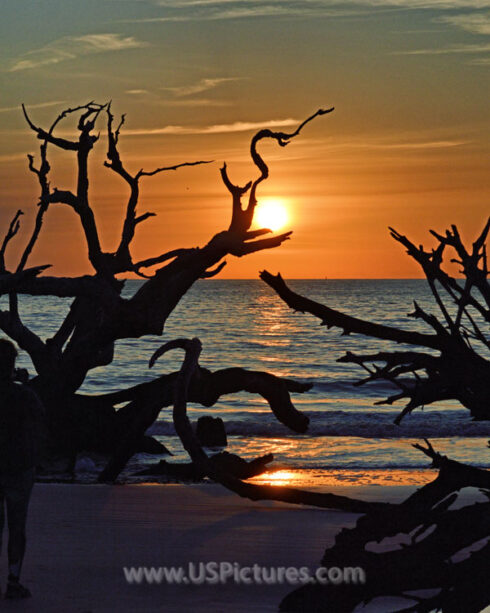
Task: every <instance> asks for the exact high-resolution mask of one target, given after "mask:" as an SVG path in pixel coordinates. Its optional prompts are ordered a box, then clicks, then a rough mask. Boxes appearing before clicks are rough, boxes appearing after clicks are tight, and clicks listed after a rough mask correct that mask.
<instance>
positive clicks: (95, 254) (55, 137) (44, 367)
mask: <svg viewBox="0 0 490 613" xmlns="http://www.w3.org/2000/svg"><path fill="white" fill-rule="evenodd" d="M332 110H333V109H327V110H319V111H317V112H316V113H315V114H313V115H312V116H311V117H309V118H308V119H306V121H304V122H303V123H301V124H300V125H299V127H298V128H297V129H296V130H295V131H294V132H291V133H285V132H274V131H271V130H267V129H265V130H260V131H259V132H258V133H257V134H256V135H255V136H254V137H253V138H252V140H251V145H250V155H251V159H252V162H253V164H254V165H255V167H256V168H257V170H258V176H257V177H256V178H255V179H252V180H251V181H249V182H248V183H247V184H246V185H245V186H243V187H241V186H238V185H235V184H234V183H233V182H232V181H231V179H230V177H229V174H228V169H227V166H226V164H224V165H223V167H222V168H221V179H222V181H223V184H224V187H225V188H226V190H227V191H228V192H229V194H230V197H231V221H230V224H229V226H228V228H227V229H226V230H224V231H221V232H219V233H217V234H216V235H215V236H213V237H212V238H211V240H210V241H209V242H208V243H207V244H206V245H204V246H203V247H196V248H182V249H175V250H172V251H165V250H162V252H161V253H160V254H158V253H157V254H155V256H153V257H150V258H147V259H145V260H140V261H138V260H135V259H134V258H133V255H132V252H131V245H132V241H133V238H134V236H135V233H136V231H137V229H138V227H139V225H140V224H141V223H143V222H145V221H146V220H148V219H150V218H151V217H153V216H154V213H153V212H151V211H139V210H138V199H139V194H140V188H141V183H142V182H143V181H145V180H147V179H148V178H149V177H152V176H154V175H157V174H160V173H164V172H174V171H176V170H178V169H182V168H184V167H192V166H195V165H201V164H208V163H210V161H209V160H199V161H184V162H182V163H178V164H173V165H162V166H160V167H158V168H156V169H152V170H144V169H140V170H138V171H136V172H133V171H131V170H130V169H128V168H127V166H126V165H125V163H124V162H123V160H122V158H121V155H120V153H119V140H120V137H121V131H122V129H123V125H124V115H123V116H122V118H121V119H120V120H119V121H118V122H116V121H115V118H114V115H113V113H112V110H111V105H110V104H97V103H95V102H89V103H87V104H82V105H80V106H78V107H75V108H69V109H66V110H64V111H63V112H62V113H60V114H59V115H58V117H57V118H56V119H55V120H54V122H53V123H52V124H51V126H49V127H48V128H46V129H45V128H43V127H40V126H38V125H36V123H35V122H34V121H33V120H32V119H31V117H30V116H29V114H28V112H27V110H26V109H25V108H24V107H23V112H24V116H25V119H26V121H27V124H28V126H29V127H30V128H31V130H32V131H33V133H34V134H35V135H36V137H37V139H38V140H39V141H40V148H39V155H38V156H37V159H35V158H34V156H33V155H29V156H28V167H29V170H30V171H31V172H32V173H33V175H34V176H35V178H36V181H37V183H38V184H39V189H40V194H39V199H38V202H37V212H36V216H35V222H34V226H33V228H32V232H31V234H30V236H29V238H28V240H27V243H26V245H25V246H24V248H23V249H22V250H21V254H20V257H19V261H18V263H17V266H16V267H15V269H14V270H13V271H11V270H7V268H6V265H5V262H6V257H5V256H6V251H7V249H8V248H10V245H11V243H12V241H13V240H16V236H17V234H18V230H19V227H20V217H21V215H22V211H17V213H16V214H15V216H14V217H13V219H12V221H11V223H10V225H9V227H8V228H7V231H6V234H5V238H4V240H3V242H2V244H1V247H0V294H5V293H8V294H9V308H8V309H5V310H2V311H0V329H1V330H2V331H3V333H4V334H6V335H8V336H9V337H10V338H11V339H12V340H14V341H15V342H16V343H17V344H18V345H19V346H20V348H21V349H23V350H24V351H26V352H27V353H28V354H29V356H30V357H31V360H32V362H33V364H34V368H35V370H36V376H35V377H34V378H33V379H32V380H31V381H30V382H29V384H30V385H32V387H33V388H34V389H35V390H36V391H37V393H38V394H39V395H40V396H41V398H42V400H43V402H44V404H45V406H46V409H47V414H48V419H49V429H50V434H51V449H52V451H53V453H63V454H65V455H68V456H72V457H74V456H75V455H76V453H77V452H78V451H80V450H82V449H85V450H91V449H93V450H97V451H105V452H107V453H109V454H111V455H112V457H111V459H110V460H109V463H108V465H107V467H106V469H105V470H104V471H103V473H102V475H101V478H102V479H103V480H105V479H109V480H111V479H114V478H116V477H117V475H118V474H119V472H120V470H121V469H122V468H123V467H124V465H125V463H126V461H127V460H128V458H129V457H131V455H132V454H133V453H134V452H135V451H136V450H137V449H139V448H141V445H142V444H143V445H145V444H146V443H145V441H144V432H145V430H146V429H147V427H148V426H149V425H151V423H153V421H154V420H155V419H156V417H157V416H158V412H159V410H160V408H162V407H163V406H167V405H168V404H170V403H171V399H172V396H173V387H174V381H175V376H172V375H170V376H168V377H160V378H159V379H157V380H156V381H155V382H154V385H152V384H151V383H150V384H146V385H143V386H138V387H137V388H132V389H129V390H121V393H120V394H113V395H107V394H106V395H101V396H99V397H95V398H86V397H84V396H83V395H79V394H77V390H78V389H79V388H80V386H81V385H82V383H83V381H84V379H85V377H86V375H87V373H88V372H89V371H90V370H92V369H93V368H96V367H98V366H103V365H106V364H109V363H110V362H111V361H112V358H113V351H114V343H115V342H116V341H118V340H120V339H125V338H138V337H141V336H144V335H149V334H153V335H155V334H156V335H160V334H162V331H163V327H164V325H165V322H166V320H167V318H168V316H169V315H170V314H171V313H172V311H173V310H174V308H175V307H176V305H177V304H178V303H179V301H180V299H181V298H182V296H183V295H184V294H185V293H186V292H187V290H188V289H189V288H190V287H191V286H192V284H193V283H194V282H195V281H196V280H198V279H201V278H209V277H213V276H215V275H217V274H218V273H219V272H220V271H221V270H222V268H223V267H224V266H225V265H226V260H225V258H226V257H227V256H228V255H233V256H235V257H242V256H245V255H247V254H249V253H255V252H257V251H261V250H264V249H272V248H275V247H278V246H280V245H281V244H282V243H283V242H284V241H286V240H288V239H289V237H290V235H291V232H285V233H282V234H278V235H275V236H272V235H270V234H271V232H270V230H268V229H267V228H261V229H257V230H251V229H250V228H251V225H252V222H253V216H254V211H255V207H256V205H257V189H258V187H259V185H260V184H261V183H262V182H263V181H264V180H265V179H267V177H268V175H269V168H268V166H267V164H266V163H265V161H264V160H263V158H262V156H261V155H260V153H259V152H258V146H259V145H260V144H261V143H262V142H263V141H264V140H273V141H275V142H276V143H277V144H278V145H279V146H281V147H284V146H286V145H287V144H288V143H289V142H290V141H291V140H292V139H293V138H295V137H296V136H298V135H299V134H300V132H301V131H302V129H303V128H304V126H305V125H306V124H308V123H309V122H310V121H312V120H313V119H315V118H316V117H318V116H321V115H324V114H327V113H330V112H331V111H332ZM67 117H77V118H78V123H77V136H76V137H75V138H68V137H65V136H62V135H59V133H58V128H59V126H60V124H61V123H62V122H63V121H64V120H65V119H66V118H67ZM102 121H104V123H105V133H106V139H107V160H106V162H105V166H106V168H107V169H108V171H110V172H113V173H115V174H116V175H118V176H119V177H120V179H121V180H122V181H123V182H124V183H125V185H126V186H127V188H128V198H127V202H126V205H125V214H124V219H123V220H122V230H121V236H120V240H119V241H118V244H117V245H116V246H115V248H114V249H113V251H109V252H105V251H103V249H102V246H101V240H100V236H99V229H98V227H97V223H96V218H95V215H94V211H93V208H92V205H91V192H90V189H89V176H88V160H89V156H90V154H91V151H92V149H93V148H94V146H96V145H97V143H98V141H99V135H100V134H99V128H98V125H99V124H100V122H102ZM53 148H54V149H61V150H63V151H66V152H67V153H69V154H70V153H71V154H73V155H74V156H75V157H76V163H77V174H76V181H75V184H74V186H73V188H72V189H58V188H57V187H55V186H53V185H52V182H51V179H50V171H51V166H50V163H49V155H48V153H49V152H50V150H51V149H53ZM245 199H246V200H245ZM244 200H245V201H244ZM58 206H65V207H69V208H70V209H72V211H73V212H74V213H75V215H76V216H77V219H78V222H79V223H80V226H81V229H82V231H83V236H84V238H85V244H86V249H87V257H88V260H89V262H90V264H91V265H92V268H93V271H94V272H93V274H92V275H85V276H83V277H76V278H59V277H55V276H39V274H40V273H41V272H42V271H43V269H44V268H46V267H47V266H44V265H43V266H36V267H31V268H28V267H27V265H28V262H29V260H30V259H31V257H32V254H33V250H34V247H35V245H36V242H37V240H38V238H39V236H40V233H41V232H42V229H43V222H44V218H45V216H46V214H47V213H48V211H51V210H52V208H53V207H55V208H56V207H58ZM121 273H135V274H137V275H139V276H140V277H141V278H142V279H145V282H144V283H143V285H142V286H141V287H140V288H139V290H138V291H137V292H136V293H135V295H134V296H132V297H131V298H127V299H126V298H123V297H122V296H121V291H122V289H123V287H124V282H123V281H120V280H118V279H117V277H116V275H119V274H121ZM24 294H26V295H36V296H43V295H46V296H59V297H72V298H73V302H72V304H71V308H70V311H69V313H68V314H67V316H66V318H65V320H64V321H63V323H62V325H61V326H60V328H59V330H58V331H57V332H56V333H55V334H54V335H53V337H52V338H50V339H46V340H44V339H42V338H40V337H39V336H38V335H37V334H36V333H34V332H33V331H32V330H30V329H29V328H28V327H27V326H26V325H25V324H24V323H23V322H22V319H21V316H20V313H19V309H18V302H19V299H21V296H22V295H24ZM195 379H196V380H195V381H194V383H193V385H192V386H191V387H192V393H193V394H195V396H197V397H198V398H197V401H198V402H201V401H202V402H203V403H204V404H205V405H206V406H211V405H212V404H214V402H216V400H217V399H218V398H219V396H220V395H222V394H225V393H230V392H231V391H237V390H246V391H248V392H252V393H258V394H261V395H262V396H264V397H265V398H266V399H267V400H268V401H269V403H270V406H271V408H272V410H273V411H274V413H275V414H276V415H277V416H278V418H279V419H280V420H281V421H283V423H285V424H286V425H287V426H288V427H290V428H292V429H293V430H294V431H296V432H304V431H305V430H306V427H307V423H308V420H307V419H306V418H305V417H304V416H302V415H301V414H300V413H299V412H298V411H296V409H295V408H294V407H293V405H292V403H291V400H290V397H289V392H290V391H299V392H302V391H305V390H306V389H308V388H307V386H304V385H302V384H299V383H295V382H292V381H285V380H279V379H277V378H275V377H272V376H271V375H268V374H267V373H250V372H247V371H243V370H242V369H239V368H236V369H228V370H226V371H220V372H218V373H214V374H213V373H208V372H205V371H204V370H203V369H200V370H199V371H198V372H197V373H196V377H195ZM162 399H163V402H162ZM168 399H170V401H169V402H167V400H168ZM121 402H129V404H128V405H126V406H125V407H123V408H122V409H118V410H117V409H116V405H117V404H118V403H121Z"/></svg>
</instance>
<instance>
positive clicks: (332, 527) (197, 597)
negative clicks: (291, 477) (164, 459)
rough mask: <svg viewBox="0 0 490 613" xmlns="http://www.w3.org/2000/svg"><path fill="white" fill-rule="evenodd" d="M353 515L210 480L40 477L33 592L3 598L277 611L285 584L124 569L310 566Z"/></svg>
mask: <svg viewBox="0 0 490 613" xmlns="http://www.w3.org/2000/svg"><path fill="white" fill-rule="evenodd" d="M413 489H414V488H413V487H411V486H398V487H382V488H381V487H375V486H371V487H369V486H366V487H355V486H337V487H335V488H334V490H333V491H335V493H339V494H342V495H350V496H356V497H359V498H365V499H370V500H374V499H376V500H390V501H396V500H401V499H402V498H403V497H404V496H405V495H406V494H407V493H408V492H410V491H413ZM356 517H357V516H356V515H354V514H349V513H345V512H339V511H328V510H327V511H326V510H321V509H313V508H308V507H298V506H293V505H288V504H282V503H275V502H251V501H248V500H243V499H240V498H239V497H237V496H236V495H233V494H230V493H229V492H227V491H226V490H224V489H223V488H222V487H221V486H218V485H209V484H204V485H190V486H189V485H119V486H118V485H115V486H106V485H64V484H37V485H36V487H35V489H34V493H33V498H32V502H31V507H30V515H29V519H28V535H27V536H28V546H27V554H26V559H25V562H24V570H23V582H24V583H25V584H26V585H27V586H28V587H29V588H30V589H31V591H32V594H33V597H32V599H30V600H26V601H10V602H7V601H2V604H3V606H4V608H5V610H11V611H36V612H58V611H59V612H60V613H61V612H65V613H71V612H73V613H75V612H78V613H88V612H91V613H99V612H105V611H162V610H165V611H169V612H173V611H197V612H199V611H205V612H214V613H218V612H220V611H227V612H228V611H233V612H244V613H245V612H253V611H257V612H262V611H264V612H266V611H277V608H278V604H279V602H280V600H281V599H282V597H283V596H284V595H285V594H287V593H288V592H289V591H291V590H292V589H293V587H292V586H290V585H243V584H235V583H233V582H231V580H230V581H229V582H227V583H226V584H225V585H164V584H161V585H148V584H141V585H134V584H133V585H130V584H128V583H127V581H126V579H125V577H124V572H123V567H124V566H126V567H129V566H135V567H139V566H184V567H187V565H188V563H189V562H197V563H198V562H210V561H216V562H223V561H228V562H232V563H234V562H237V563H239V564H240V565H241V566H253V565H254V564H258V565H260V566H274V567H277V566H286V567H287V566H295V567H301V566H308V567H310V568H312V569H315V568H316V566H317V564H318V562H319V560H320V558H321V556H322V553H323V551H324V549H325V547H326V546H327V545H328V544H329V543H331V542H332V539H333V537H334V535H335V534H336V533H337V532H338V531H339V530H340V529H341V528H342V527H343V526H347V525H352V523H353V522H354V521H355V519H356ZM5 537H6V534H5V533H4V538H5ZM3 549H4V551H3V553H2V569H3V574H2V579H3V581H4V579H5V569H6V553H5V547H4V548H3ZM3 581H2V587H3Z"/></svg>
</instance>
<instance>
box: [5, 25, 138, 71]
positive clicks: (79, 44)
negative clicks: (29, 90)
mask: <svg viewBox="0 0 490 613" xmlns="http://www.w3.org/2000/svg"><path fill="white" fill-rule="evenodd" d="M147 44H148V43H146V42H143V41H139V40H136V39H135V38H134V37H133V36H126V37H125V36H122V35H121V34H86V35H84V36H65V37H63V38H60V39H58V40H56V41H54V42H52V43H50V44H49V45H46V46H44V47H41V48H40V49H36V50H34V51H29V52H28V53H24V54H23V55H22V56H20V57H18V58H17V59H15V60H14V61H13V62H12V64H11V66H10V67H9V69H8V71H9V72H16V71H19V70H29V69H32V68H38V67H40V66H47V65H49V64H58V63H59V62H63V61H65V60H71V59H74V58H76V57H78V56H81V55H88V54H91V53H103V52H106V51H121V50H123V49H134V48H137V47H146V46H147Z"/></svg>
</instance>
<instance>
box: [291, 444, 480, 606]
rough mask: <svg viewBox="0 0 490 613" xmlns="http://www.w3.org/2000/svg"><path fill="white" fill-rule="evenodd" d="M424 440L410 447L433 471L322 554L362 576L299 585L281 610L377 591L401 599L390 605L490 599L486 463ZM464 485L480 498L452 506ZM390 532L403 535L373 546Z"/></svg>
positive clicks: (338, 602) (326, 561)
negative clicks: (443, 451)
mask: <svg viewBox="0 0 490 613" xmlns="http://www.w3.org/2000/svg"><path fill="white" fill-rule="evenodd" d="M426 443H427V447H422V446H420V445H416V447H417V448H418V449H420V450H422V451H423V452H424V453H426V454H427V455H428V456H429V457H431V458H432V460H433V466H434V467H437V468H439V475H438V477H437V478H436V479H435V480H434V481H432V482H431V483H429V484H427V485H426V486H424V487H422V488H421V489H419V490H417V491H416V492H415V493H414V494H412V495H411V496H410V497H409V498H407V499H406V500H405V501H404V502H402V503H401V504H399V505H394V506H392V507H391V508H390V509H389V510H387V511H386V510H378V511H376V512H375V513H367V514H366V515H364V516H362V517H361V518H359V520H358V521H357V524H356V526H355V527H354V528H350V529H344V530H342V531H341V532H340V533H339V534H338V535H337V537H336V539H335V543H334V545H333V546H332V547H330V548H329V549H327V550H326V552H325V555H324V556H323V558H322V560H321V565H322V566H324V567H326V568H332V567H340V568H348V567H354V568H355V567H358V568H359V567H360V568H362V569H363V570H364V573H365V578H366V581H365V583H358V584H352V583H351V584H343V585H338V584H337V585H333V584H330V585H319V584H317V585H304V586H302V587H300V588H298V589H297V590H294V591H293V592H292V593H291V594H289V595H288V596H286V597H285V598H284V600H283V601H282V603H281V606H280V610H281V611H285V612H286V611H287V612H290V613H292V612H295V613H300V612H301V613H303V612H305V611H308V612H312V613H314V612H316V613H320V612H324V613H327V612H330V611H336V612H337V613H348V612H351V611H353V610H354V608H355V607H356V606H357V605H359V604H361V603H367V602H369V601H371V600H372V599H374V598H376V597H380V596H397V597H400V598H403V599H406V601H407V602H406V605H405V606H404V605H401V606H397V609H396V610H397V611H407V612H408V611H413V612H414V613H415V612H417V613H424V612H426V613H429V612H430V611H436V610H437V611H439V610H440V611H443V612H444V613H449V612H454V613H456V612H459V611H465V613H466V612H468V613H479V612H480V611H482V610H483V609H484V608H485V607H486V606H488V605H489V604H490V585H489V583H488V578H487V576H488V560H489V556H490V471H487V470H481V469H478V468H474V467H470V466H466V465H464V464H460V463H459V462H455V461H453V460H450V459H448V458H446V457H445V456H441V455H439V454H438V453H436V452H435V451H434V449H433V448H432V446H431V445H430V443H429V442H428V441H426ZM464 487H474V488H479V489H480V490H481V491H482V492H483V493H484V494H485V495H486V498H487V501H486V502H477V503H474V504H470V505H467V506H463V507H462V508H456V509H453V508H452V504H453V503H454V502H455V500H456V498H457V495H458V494H457V493H458V492H459V491H460V490H461V489H463V488H464ZM395 536H397V537H398V538H400V537H403V538H402V540H401V543H402V544H401V545H398V546H396V547H393V545H392V546H391V550H390V546H387V545H385V547H384V548H382V547H380V548H378V550H376V546H375V543H380V542H381V541H383V539H385V538H387V537H395ZM380 549H381V550H380ZM458 554H459V555H458ZM462 554H465V555H462ZM419 590H435V592H432V593H431V594H430V595H429V594H428V593H426V594H424V593H423V592H421V593H416V592H418V591H419ZM413 592H415V594H413Z"/></svg>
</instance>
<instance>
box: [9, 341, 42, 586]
mask: <svg viewBox="0 0 490 613" xmlns="http://www.w3.org/2000/svg"><path fill="white" fill-rule="evenodd" d="M16 357H17V350H16V348H15V345H14V344H13V343H12V342H10V341H9V340H6V339H0V547H1V539H2V533H3V526H4V522H5V507H6V508H7V522H8V532H9V540H8V550H7V553H8V565H9V575H8V580H7V590H6V592H5V598H28V597H29V596H30V595H31V593H30V591H29V590H28V589H27V588H26V587H24V586H23V585H21V583H20V581H19V578H20V571H21V568H22V561H23V559H24V552H25V547H26V536H25V527H26V519H27V509H28V506H29V498H30V495H31V491H32V486H33V484H34V475H35V466H36V463H37V462H38V460H39V454H40V451H41V449H40V445H41V440H42V438H41V437H42V432H43V421H44V420H43V418H44V409H43V406H42V404H41V402H40V400H39V398H38V397H37V396H36V394H35V393H34V392H33V391H32V390H31V389H30V388H29V387H28V386H26V385H22V384H20V383H17V382H15V380H14V379H15V376H16V374H17V372H16V370H15V360H16ZM24 380H25V378H24Z"/></svg>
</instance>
